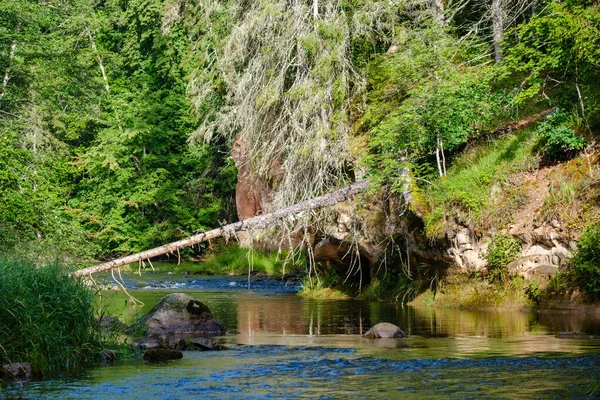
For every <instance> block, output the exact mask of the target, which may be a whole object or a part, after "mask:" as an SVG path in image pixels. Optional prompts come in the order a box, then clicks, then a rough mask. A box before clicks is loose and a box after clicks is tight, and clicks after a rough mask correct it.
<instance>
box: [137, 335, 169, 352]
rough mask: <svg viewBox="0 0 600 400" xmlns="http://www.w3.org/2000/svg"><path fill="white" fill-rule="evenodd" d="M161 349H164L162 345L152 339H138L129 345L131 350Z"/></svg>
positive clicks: (155, 339)
mask: <svg viewBox="0 0 600 400" xmlns="http://www.w3.org/2000/svg"><path fill="white" fill-rule="evenodd" d="M162 347H164V346H163V343H162V342H161V341H159V340H158V339H157V338H153V337H146V338H142V339H138V340H136V341H135V342H133V343H131V348H132V349H134V350H151V349H160V348H162Z"/></svg>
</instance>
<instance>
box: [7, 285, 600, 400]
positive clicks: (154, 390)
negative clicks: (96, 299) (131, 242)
mask: <svg viewBox="0 0 600 400" xmlns="http://www.w3.org/2000/svg"><path fill="white" fill-rule="evenodd" d="M125 286H126V287H127V289H128V292H129V293H130V294H131V295H133V296H135V297H136V298H137V299H139V300H140V301H142V302H144V303H145V305H144V307H139V306H137V307H134V306H132V303H131V302H130V301H129V300H128V296H127V295H125V294H124V293H122V292H114V291H108V292H104V293H103V294H102V299H101V303H102V304H104V306H105V307H106V310H107V311H109V312H110V313H113V314H115V313H116V314H120V315H121V318H122V319H124V320H125V321H127V322H128V323H130V322H133V321H134V320H135V319H136V318H137V317H138V316H139V315H141V314H143V313H144V312H146V311H147V310H148V309H149V308H150V307H152V306H153V305H154V304H155V303H156V302H157V301H158V300H159V299H160V298H162V296H164V295H166V294H168V293H173V292H183V293H187V294H190V295H192V296H194V297H196V298H198V299H200V300H202V301H204V302H205V303H207V304H208V305H209V307H210V308H211V310H212V311H213V314H214V315H215V318H216V319H217V320H219V321H221V322H222V323H224V324H225V326H226V327H227V329H228V334H227V335H225V336H222V337H220V338H218V340H219V341H220V342H222V343H224V344H226V345H227V346H229V347H230V350H229V351H223V352H185V354H184V358H183V359H182V360H177V361H172V362H169V363H165V364H158V365H156V364H154V365H153V364H146V363H144V362H142V361H136V360H131V361H119V362H117V363H116V364H115V365H113V366H109V367H104V366H95V367H91V368H86V369H85V370H84V371H79V372H70V373H67V374H63V375H61V376H49V377H47V378H46V379H45V380H43V381H36V382H27V383H25V384H23V386H22V387H19V385H16V384H15V385H12V386H11V387H4V388H3V389H2V390H3V392H2V395H4V396H6V397H18V396H23V397H26V398H92V399H103V398H140V399H142V398H143V399H166V398H172V399H187V398H232V399H243V398H308V397H310V398H336V399H337V398H340V399H341V398H411V399H414V398H423V399H431V398H448V397H453V398H499V399H501V398H506V399H512V398H520V399H521V398H586V393H587V391H588V390H589V388H590V387H591V386H592V384H593V382H594V380H595V379H597V378H598V377H599V376H600V340H598V339H593V340H579V339H557V338H555V337H554V335H555V334H556V333H558V332H563V331H580V332H584V333H586V334H589V335H596V336H600V320H599V319H598V317H594V316H589V315H583V314H555V313H549V312H542V313H536V312H501V311H460V310H445V309H432V308H413V307H406V306H402V305H399V304H395V303H382V302H361V301H353V300H310V299H305V298H302V297H299V296H297V295H296V294H295V293H296V292H297V290H298V286H297V285H295V284H286V283H283V282H277V281H273V280H263V281H252V282H251V289H250V290H248V289H247V280H246V278H244V277H199V276H174V275H166V274H160V273H157V274H150V273H149V274H144V275H143V276H142V277H141V278H140V277H135V276H133V275H129V276H126V277H125ZM381 321H387V322H392V323H395V324H397V325H399V326H400V327H402V328H403V329H404V330H406V331H407V333H408V334H409V337H408V338H405V339H376V340H373V339H366V338H363V337H362V336H361V334H362V333H364V332H366V330H367V329H369V328H370V327H371V326H372V325H374V324H375V323H377V322H381Z"/></svg>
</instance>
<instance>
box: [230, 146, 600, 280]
mask: <svg viewBox="0 0 600 400" xmlns="http://www.w3.org/2000/svg"><path fill="white" fill-rule="evenodd" d="M233 157H234V159H235V161H236V163H237V165H238V168H239V176H238V186H237V191H236V193H237V195H236V201H237V207H238V214H239V216H240V218H241V219H243V218H248V217H251V216H255V215H257V214H259V213H261V212H262V211H263V210H264V209H265V208H267V207H268V205H269V202H270V199H271V198H272V194H273V189H272V188H270V187H268V185H266V184H264V183H263V182H261V181H260V180H259V179H257V178H256V177H253V176H252V174H251V171H250V170H249V168H248V166H247V165H246V163H245V162H244V159H245V158H246V157H247V150H246V149H245V148H244V146H243V144H242V143H240V142H239V141H236V146H235V148H234V152H233ZM599 158H600V157H598V155H597V154H596V155H594V156H592V157H587V158H585V159H583V158H582V159H575V160H571V161H569V162H567V163H564V164H558V165H553V166H546V167H542V168H539V169H536V170H534V171H524V172H519V173H515V174H513V175H511V176H508V177H507V178H506V179H507V181H509V182H510V184H511V187H512V188H513V189H515V190H518V191H519V193H520V199H521V201H520V202H519V203H518V204H517V205H515V206H512V205H510V204H512V203H509V206H508V207H507V205H506V204H507V203H506V202H503V201H504V199H503V197H502V196H503V194H502V193H500V194H494V193H491V194H490V196H495V197H493V198H492V204H493V206H496V205H497V207H499V208H501V207H504V208H505V210H504V209H503V210H504V211H503V213H504V214H506V215H508V216H507V217H505V218H504V219H503V220H498V219H497V218H496V219H493V218H490V220H492V221H493V223H487V224H486V223H482V222H481V221H480V222H477V221H471V223H465V222H461V221H464V218H462V217H461V215H459V214H458V213H457V214H456V215H454V216H452V213H450V217H449V218H448V219H447V221H446V223H445V224H444V226H443V232H441V233H440V234H438V235H436V236H435V237H431V236H427V235H426V233H425V232H426V229H425V223H424V215H427V212H428V210H427V207H426V206H425V207H424V206H423V199H419V201H414V200H413V197H412V195H411V193H410V190H408V185H407V186H406V191H405V193H403V194H402V195H397V194H391V193H389V192H388V191H386V189H385V188H379V189H378V190H377V191H375V192H372V193H369V194H363V195H361V196H359V197H358V198H356V199H354V200H353V201H352V202H349V203H339V204H337V205H336V206H334V207H332V208H330V209H328V211H327V218H326V222H325V223H321V224H320V225H319V226H318V227H315V229H314V230H313V231H311V232H310V237H311V243H310V244H311V246H313V253H314V257H315V261H317V262H320V263H321V264H324V265H325V264H327V265H336V268H338V269H340V268H341V270H340V271H341V272H343V271H351V272H352V271H353V270H354V269H356V265H357V263H358V264H360V265H361V268H360V273H361V274H363V278H364V274H366V273H368V274H369V278H365V279H363V281H367V280H370V279H371V277H372V276H374V274H376V273H377V271H380V270H381V268H382V267H386V268H387V267H398V266H399V265H398V264H403V266H404V268H406V267H408V268H411V266H412V267H414V266H418V265H428V266H432V267H434V268H436V269H437V270H439V271H441V272H447V273H450V274H466V275H472V274H473V273H481V274H482V275H484V276H485V275H486V274H487V273H488V272H489V271H488V260H487V257H488V249H489V246H490V243H491V242H492V240H493V237H494V235H497V234H503V235H509V236H511V237H512V238H514V239H516V240H517V241H518V243H519V244H520V246H521V251H520V253H519V254H518V255H517V257H516V258H515V259H514V261H512V262H511V263H510V264H509V265H508V269H509V272H510V273H511V275H513V276H522V277H525V278H527V279H533V280H537V281H539V282H543V281H545V280H547V279H548V278H550V277H552V276H554V275H555V274H556V273H557V272H558V271H559V270H560V269H561V268H562V267H564V266H565V264H566V262H567V260H568V259H569V258H570V257H571V256H572V254H573V252H574V251H575V250H576V247H577V240H578V238H579V235H580V233H581V231H582V229H583V228H584V226H585V225H586V224H588V223H590V222H591V221H594V220H598V218H600V203H599V202H598V201H597V198H600V195H598V192H600V190H599V189H598V186H600V172H599V169H600V166H599ZM278 168H281V166H279V167H277V166H275V167H274V170H273V176H275V177H277V176H278V175H279V174H280V171H279V170H278ZM581 177H583V178H581ZM578 179H579V180H578ZM565 182H567V183H570V184H572V185H573V187H577V185H579V183H578V182H584V183H585V184H586V185H588V187H590V188H591V189H589V190H587V191H585V192H581V193H574V194H573V195H572V196H571V197H572V198H569V199H567V200H564V201H563V200H560V199H559V200H556V198H557V196H558V194H560V191H562V190H564V188H563V187H564V186H565ZM589 185H592V186H589ZM594 185H595V186H594ZM594 188H595V189H594ZM496 192H501V190H500V191H499V190H496ZM594 199H596V200H594ZM505 211H506V212H505ZM298 240H300V239H298ZM344 269H345V270H344ZM367 271H368V272H367Z"/></svg>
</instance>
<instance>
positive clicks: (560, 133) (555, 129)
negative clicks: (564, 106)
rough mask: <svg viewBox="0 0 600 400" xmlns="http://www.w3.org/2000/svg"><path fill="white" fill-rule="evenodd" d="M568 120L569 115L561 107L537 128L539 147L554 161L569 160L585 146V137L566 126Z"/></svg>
mask: <svg viewBox="0 0 600 400" xmlns="http://www.w3.org/2000/svg"><path fill="white" fill-rule="evenodd" d="M568 120H569V116H568V115H567V114H566V113H565V112H564V111H562V110H560V109H559V110H556V111H555V112H554V113H553V114H551V115H549V116H548V117H546V119H545V120H544V121H543V122H542V123H540V124H539V126H538V128H537V130H536V134H537V135H538V136H539V142H538V148H539V149H540V151H541V152H542V154H543V155H544V156H545V157H546V158H548V159H550V160H552V161H558V160H567V159H569V158H571V157H572V156H574V155H575V153H576V152H578V151H581V150H583V148H584V146H585V139H584V138H583V137H581V136H577V135H575V131H574V130H573V129H571V128H570V127H568V126H566V123H567V122H568Z"/></svg>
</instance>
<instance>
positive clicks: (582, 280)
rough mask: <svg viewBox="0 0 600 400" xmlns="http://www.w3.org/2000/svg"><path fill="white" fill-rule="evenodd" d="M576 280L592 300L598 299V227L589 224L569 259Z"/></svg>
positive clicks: (599, 238) (599, 261) (599, 265)
mask: <svg viewBox="0 0 600 400" xmlns="http://www.w3.org/2000/svg"><path fill="white" fill-rule="evenodd" d="M571 264H572V266H573V268H574V269H575V275H576V279H577V281H578V282H579V284H580V285H581V287H582V288H584V289H585V290H586V292H587V293H588V294H589V295H590V296H591V297H592V298H594V299H599V298H600V225H599V224H591V225H589V226H588V227H587V229H586V230H585V231H584V232H583V234H582V235H581V239H580V240H579V243H578V248H577V251H576V252H575V255H574V256H573V258H572V259H571Z"/></svg>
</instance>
